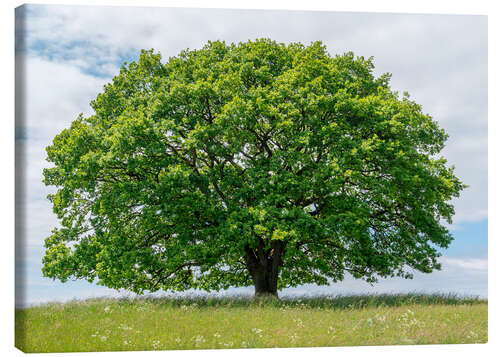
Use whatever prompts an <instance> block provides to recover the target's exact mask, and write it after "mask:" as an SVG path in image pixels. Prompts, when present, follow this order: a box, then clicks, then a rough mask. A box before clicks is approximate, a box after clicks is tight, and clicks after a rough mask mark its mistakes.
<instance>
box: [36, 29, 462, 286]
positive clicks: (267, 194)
mask: <svg viewBox="0 0 500 357" xmlns="http://www.w3.org/2000/svg"><path fill="white" fill-rule="evenodd" d="M373 69H374V66H373V63H372V59H371V58H370V59H364V58H363V57H355V56H354V55H353V54H352V53H346V54H344V55H341V56H334V57H332V56H330V55H329V54H328V52H327V51H326V49H325V47H324V46H323V45H322V44H321V43H319V42H316V43H312V44H311V45H310V46H304V45H302V44H300V43H291V44H289V45H285V44H279V43H276V42H274V41H270V40H265V39H263V40H257V41H249V42H246V43H240V44H231V45H227V44H225V43H224V42H210V43H208V44H207V45H206V46H205V47H203V48H202V49H200V50H186V51H183V52H181V53H180V54H179V55H178V56H177V57H172V58H169V60H168V61H167V62H166V63H165V64H162V63H161V58H160V55H159V54H155V53H154V52H153V51H143V52H142V54H141V56H140V59H139V60H138V62H137V63H135V62H133V63H130V64H128V65H126V64H125V65H124V66H123V67H122V69H121V71H120V73H119V75H117V76H116V77H115V78H113V81H112V83H110V84H108V85H106V86H105V87H104V90H103V92H102V93H100V94H99V95H98V96H97V98H96V99H95V100H94V101H92V103H91V106H92V108H93V109H94V111H95V114H94V115H91V116H89V117H83V116H79V117H78V119H77V120H75V121H74V122H73V123H72V125H71V127H70V128H69V129H66V130H63V131H62V132H61V133H60V134H59V135H57V136H56V137H55V138H54V141H53V143H52V145H51V146H49V147H48V148H47V153H48V161H50V162H51V163H53V164H54V165H53V167H51V168H49V169H45V170H44V176H45V180H44V182H45V183H46V184H47V185H53V186H56V187H57V188H58V190H57V193H55V194H54V195H50V196H49V198H50V200H51V201H52V203H53V207H54V212H55V213H56V214H57V216H58V217H59V219H60V220H61V227H59V228H56V229H54V230H53V234H52V235H51V236H50V237H49V238H47V239H46V243H45V245H46V255H45V257H44V258H43V264H44V265H43V272H44V275H45V276H48V277H53V278H58V279H60V280H62V281H65V280H66V279H68V278H77V279H82V278H83V279H87V280H89V281H93V280H94V279H97V281H98V283H99V284H103V285H105V286H108V287H112V288H125V289H129V290H131V291H134V292H139V293H140V292H143V291H144V290H148V291H156V290H159V289H163V290H177V291H182V290H186V289H189V288H200V289H206V290H211V289H215V290H218V289H225V288H228V287H229V286H249V285H254V286H255V288H256V293H257V294H265V293H269V294H276V293H277V289H280V288H284V287H288V286H297V285H300V284H304V283H316V284H327V283H328V282H329V281H340V280H342V279H343V277H344V274H345V273H346V272H349V273H351V274H352V275H353V276H354V277H357V278H364V279H366V280H367V281H376V279H377V277H380V276H381V277H387V276H395V275H398V276H403V277H411V274H410V272H411V270H412V269H415V270H418V271H422V272H431V271H432V270H433V269H439V263H438V262H437V259H436V258H437V257H438V256H439V253H438V251H437V248H438V247H447V246H448V245H449V244H450V242H451V240H452V237H451V235H450V234H449V232H448V231H447V229H446V227H445V226H444V225H443V224H442V222H443V220H444V221H448V222H451V218H452V215H453V214H454V210H453V207H452V205H451V204H450V203H449V201H450V199H451V198H453V197H457V196H458V194H459V193H460V191H461V190H462V189H463V188H464V185H463V184H462V183H461V182H460V181H459V179H457V177H455V175H454V173H453V169H452V168H448V167H447V166H446V160H445V159H444V158H441V157H439V155H438V154H439V152H440V151H441V150H442V148H443V146H444V143H445V140H446V138H447V135H446V133H445V132H444V131H443V130H442V129H441V128H439V126H438V124H437V123H436V122H435V121H434V120H433V119H432V118H431V117H430V116H429V115H426V114H424V113H423V112H422V110H421V107H420V106H419V105H418V104H416V103H415V102H413V101H411V100H410V99H409V97H408V95H405V96H403V97H400V96H399V95H398V94H397V93H395V92H393V91H391V89H390V87H389V79H390V75H389V74H385V75H382V76H380V77H378V78H376V77H375V76H374V74H373Z"/></svg>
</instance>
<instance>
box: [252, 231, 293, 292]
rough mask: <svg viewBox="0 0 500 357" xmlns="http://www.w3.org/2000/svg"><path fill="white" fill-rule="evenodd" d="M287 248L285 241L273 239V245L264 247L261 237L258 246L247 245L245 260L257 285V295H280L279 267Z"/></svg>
mask: <svg viewBox="0 0 500 357" xmlns="http://www.w3.org/2000/svg"><path fill="white" fill-rule="evenodd" d="M284 249H285V243H284V242H283V241H272V242H271V247H270V248H268V249H267V250H266V249H264V241H263V240H262V239H261V240H260V241H259V245H258V246H257V248H251V247H250V246H249V245H247V246H246V247H245V262H246V265H247V268H248V271H249V273H250V276H251V277H252V279H253V283H254V286H255V297H263V296H273V297H278V276H279V267H280V266H281V265H282V264H283V261H282V259H281V256H282V254H283V251H284Z"/></svg>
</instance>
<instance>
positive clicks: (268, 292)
mask: <svg viewBox="0 0 500 357" xmlns="http://www.w3.org/2000/svg"><path fill="white" fill-rule="evenodd" d="M252 278H253V283H254V286H255V296H256V297H257V296H262V297H263V296H275V297H278V272H277V271H276V272H270V271H266V270H261V271H257V272H255V273H254V274H253V276H252Z"/></svg>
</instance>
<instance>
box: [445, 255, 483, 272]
mask: <svg viewBox="0 0 500 357" xmlns="http://www.w3.org/2000/svg"><path fill="white" fill-rule="evenodd" d="M441 263H442V265H443V266H444V268H445V269H450V268H451V269H453V268H455V269H467V270H468V271H481V272H485V271H487V270H488V259H474V258H470V259H459V258H449V257H443V258H441Z"/></svg>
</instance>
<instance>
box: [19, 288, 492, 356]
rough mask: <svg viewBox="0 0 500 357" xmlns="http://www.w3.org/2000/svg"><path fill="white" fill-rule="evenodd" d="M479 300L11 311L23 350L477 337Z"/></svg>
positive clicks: (482, 323) (482, 326) (386, 298)
mask: <svg viewBox="0 0 500 357" xmlns="http://www.w3.org/2000/svg"><path fill="white" fill-rule="evenodd" d="M487 310H488V305H487V301H486V300H482V299H479V298H463V297H459V296H457V295H419V294H404V295H359V296H319V297H313V298H311V297H308V298H282V299H280V300H278V299H273V298H267V299H252V298H249V297H243V296H240V297H231V298H220V297H187V298H181V297H179V298H134V299H123V298H122V299H91V300H85V301H73V302H69V303H65V304H63V303H52V304H46V305H41V306H36V307H30V308H27V309H18V310H16V346H17V347H18V348H20V349H21V350H23V351H25V352H72V351H111V350H116V351H123V350H153V349H208V348H263V347H302V346H303V347H306V346H308V347H313V346H359V345H390V344H433V343H484V342H486V341H487Z"/></svg>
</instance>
